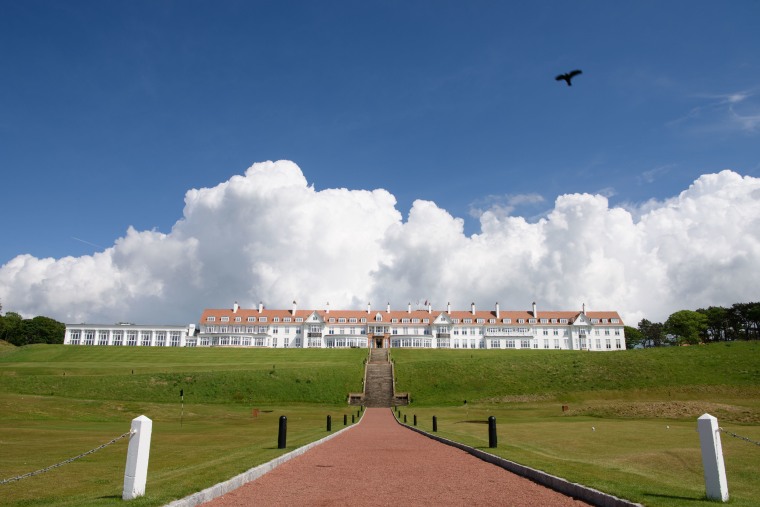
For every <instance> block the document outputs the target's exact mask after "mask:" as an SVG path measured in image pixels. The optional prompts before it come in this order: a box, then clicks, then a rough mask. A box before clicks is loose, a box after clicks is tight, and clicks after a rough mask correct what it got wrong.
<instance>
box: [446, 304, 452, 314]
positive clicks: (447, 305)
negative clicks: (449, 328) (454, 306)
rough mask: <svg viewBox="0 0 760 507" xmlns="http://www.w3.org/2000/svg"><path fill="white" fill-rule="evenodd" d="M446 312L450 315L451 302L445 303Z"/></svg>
mask: <svg viewBox="0 0 760 507" xmlns="http://www.w3.org/2000/svg"><path fill="white" fill-rule="evenodd" d="M446 313H448V314H449V315H451V302H448V303H446Z"/></svg>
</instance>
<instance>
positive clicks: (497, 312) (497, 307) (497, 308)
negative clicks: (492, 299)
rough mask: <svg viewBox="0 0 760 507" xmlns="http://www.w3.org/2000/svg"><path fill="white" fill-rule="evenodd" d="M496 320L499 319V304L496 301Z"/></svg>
mask: <svg viewBox="0 0 760 507" xmlns="http://www.w3.org/2000/svg"><path fill="white" fill-rule="evenodd" d="M496 318H497V319H498V318H500V317H499V302H498V301H497V302H496Z"/></svg>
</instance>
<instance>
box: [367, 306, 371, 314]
mask: <svg viewBox="0 0 760 507" xmlns="http://www.w3.org/2000/svg"><path fill="white" fill-rule="evenodd" d="M371 311H372V310H371V309H370V306H369V303H367V315H369V314H370V312H371Z"/></svg>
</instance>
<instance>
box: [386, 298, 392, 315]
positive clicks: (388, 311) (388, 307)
mask: <svg viewBox="0 0 760 507" xmlns="http://www.w3.org/2000/svg"><path fill="white" fill-rule="evenodd" d="M385 313H391V302H390V301H388V306H386V307H385Z"/></svg>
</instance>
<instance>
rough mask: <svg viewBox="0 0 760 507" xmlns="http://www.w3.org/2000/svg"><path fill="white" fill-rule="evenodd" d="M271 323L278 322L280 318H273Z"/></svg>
mask: <svg viewBox="0 0 760 507" xmlns="http://www.w3.org/2000/svg"><path fill="white" fill-rule="evenodd" d="M272 322H280V318H279V317H274V318H273V319H272Z"/></svg>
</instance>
